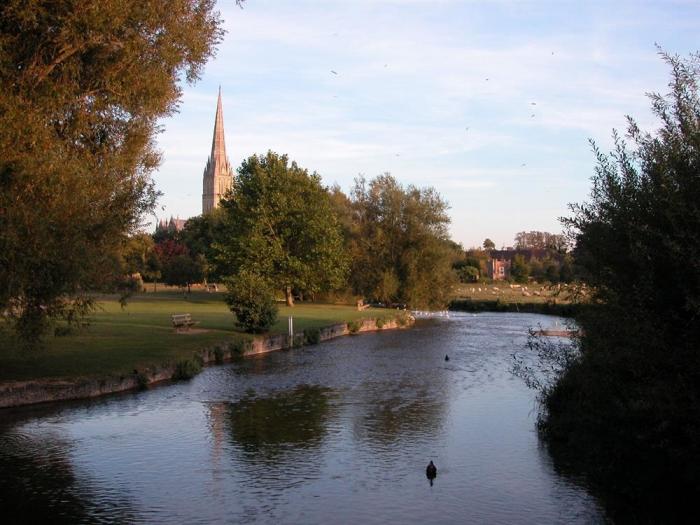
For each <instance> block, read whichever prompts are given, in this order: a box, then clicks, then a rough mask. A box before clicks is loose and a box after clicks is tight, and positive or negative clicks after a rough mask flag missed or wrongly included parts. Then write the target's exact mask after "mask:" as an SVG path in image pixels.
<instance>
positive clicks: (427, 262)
mask: <svg viewBox="0 0 700 525" xmlns="http://www.w3.org/2000/svg"><path fill="white" fill-rule="evenodd" d="M350 206H351V210H352V213H353V215H352V217H353V222H352V225H351V230H350V242H349V245H350V246H349V251H350V253H351V258H352V271H351V277H350V281H351V286H352V288H353V290H354V291H355V292H356V293H359V294H361V295H364V296H365V297H367V298H370V299H375V300H379V301H382V302H385V303H392V302H401V303H406V304H408V305H410V306H412V307H414V308H434V309H439V308H444V307H445V306H446V305H447V303H448V302H449V298H450V294H451V293H452V286H453V284H454V283H455V282H456V274H455V272H454V271H453V270H452V262H453V258H454V257H453V255H454V253H455V249H458V250H459V254H460V256H461V254H462V250H461V248H455V246H456V245H454V244H453V243H452V242H451V241H450V239H449V234H448V230H447V226H448V224H449V222H450V219H449V216H448V215H447V203H446V202H445V201H443V200H442V198H441V197H440V195H439V194H438V193H437V192H436V191H435V190H434V189H433V188H425V189H420V188H416V187H415V186H408V187H406V188H404V187H403V186H402V185H401V184H400V183H399V182H398V181H397V180H396V179H395V178H393V177H392V176H391V175H389V174H385V175H380V176H379V177H376V178H375V179H373V180H371V181H370V182H369V183H368V182H367V181H366V180H365V179H364V178H363V177H360V178H359V179H357V180H356V182H355V187H354V188H353V191H352V192H351V194H350Z"/></svg>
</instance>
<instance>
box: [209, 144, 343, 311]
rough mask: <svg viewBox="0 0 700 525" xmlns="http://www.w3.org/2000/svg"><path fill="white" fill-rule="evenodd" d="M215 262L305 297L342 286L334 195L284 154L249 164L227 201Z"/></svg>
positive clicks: (289, 297)
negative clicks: (333, 202)
mask: <svg viewBox="0 0 700 525" xmlns="http://www.w3.org/2000/svg"><path fill="white" fill-rule="evenodd" d="M221 207H222V210H223V211H222V213H223V225H222V228H221V237H220V238H219V239H218V242H217V243H216V248H217V250H218V256H217V263H218V265H219V267H220V268H222V271H223V272H226V275H229V276H231V277H232V278H234V279H235V278H236V277H237V276H238V275H239V274H241V273H242V272H244V271H246V270H251V271H254V272H255V273H256V274H258V275H260V276H263V277H264V278H265V280H266V281H267V282H269V283H271V284H273V285H274V286H275V287H276V288H277V289H279V290H283V291H284V292H285V295H286V298H287V304H288V305H291V304H293V301H292V290H295V291H298V292H302V293H305V294H308V293H311V294H313V293H316V292H320V291H324V290H331V289H334V288H338V287H340V286H341V285H342V284H343V283H344V280H345V276H346V270H347V266H348V263H347V257H346V254H345V251H344V249H343V243H342V237H341V230H340V226H339V224H338V219H337V217H336V215H335V213H334V211H333V207H332V205H331V200H330V196H329V192H328V190H327V189H326V188H324V187H323V186H322V185H321V178H320V176H319V175H318V174H316V173H313V174H309V173H308V172H307V170H305V169H302V168H300V167H299V166H298V165H297V164H296V163H295V162H292V163H291V164H290V163H289V160H288V158H287V156H286V155H278V154H276V153H273V152H272V151H269V152H268V153H267V154H266V155H260V156H252V157H249V158H248V159H246V160H244V161H243V163H242V164H241V167H240V168H239V169H238V179H237V181H236V184H235V185H234V189H233V192H232V194H231V195H230V198H228V199H226V200H223V201H222V202H221Z"/></svg>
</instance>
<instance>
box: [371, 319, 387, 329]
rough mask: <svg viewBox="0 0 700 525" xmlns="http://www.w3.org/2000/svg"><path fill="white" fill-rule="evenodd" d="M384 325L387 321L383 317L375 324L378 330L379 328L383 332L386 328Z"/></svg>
mask: <svg viewBox="0 0 700 525" xmlns="http://www.w3.org/2000/svg"><path fill="white" fill-rule="evenodd" d="M384 323H385V321H384V318H383V317H380V318H379V319H377V320H376V321H375V322H374V324H375V325H376V326H377V328H379V329H380V330H381V329H382V328H384Z"/></svg>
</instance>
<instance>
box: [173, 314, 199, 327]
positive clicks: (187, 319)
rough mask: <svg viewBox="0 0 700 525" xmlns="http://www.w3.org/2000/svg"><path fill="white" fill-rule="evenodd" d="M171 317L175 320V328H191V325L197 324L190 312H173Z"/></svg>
mask: <svg viewBox="0 0 700 525" xmlns="http://www.w3.org/2000/svg"><path fill="white" fill-rule="evenodd" d="M170 318H171V319H172V321H173V328H175V330H179V329H181V328H184V329H185V330H189V329H190V326H194V325H196V324H197V322H196V321H193V320H192V316H191V315H190V314H173V315H171V316H170Z"/></svg>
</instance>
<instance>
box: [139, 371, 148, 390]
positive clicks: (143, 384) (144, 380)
mask: <svg viewBox="0 0 700 525" xmlns="http://www.w3.org/2000/svg"><path fill="white" fill-rule="evenodd" d="M136 385H137V386H138V389H139V390H146V389H147V388H148V376H147V375H146V374H145V373H144V372H138V373H137V374H136Z"/></svg>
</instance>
